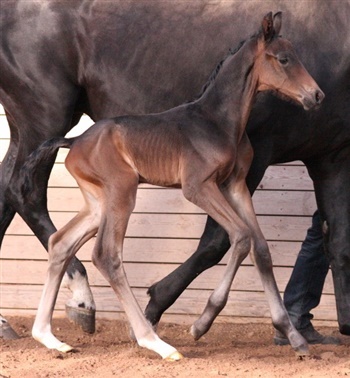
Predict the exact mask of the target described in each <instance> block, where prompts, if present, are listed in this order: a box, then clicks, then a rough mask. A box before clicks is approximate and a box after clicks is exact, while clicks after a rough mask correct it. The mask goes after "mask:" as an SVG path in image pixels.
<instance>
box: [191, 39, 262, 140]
mask: <svg viewBox="0 0 350 378" xmlns="http://www.w3.org/2000/svg"><path fill="white" fill-rule="evenodd" d="M256 48H257V46H256V43H254V41H248V42H246V43H245V45H243V46H242V48H241V49H240V50H238V51H237V52H236V53H235V54H233V55H232V56H229V57H228V58H227V59H226V60H225V61H224V63H223V66H222V68H221V69H220V71H219V73H218V76H217V77H216V78H215V80H214V81H213V82H212V83H211V84H210V85H209V86H208V88H207V90H206V91H205V92H204V93H203V95H202V97H201V98H200V99H199V100H198V101H197V104H199V105H200V107H201V109H202V110H204V111H205V112H206V113H207V114H209V115H210V118H212V119H213V120H215V122H216V124H217V125H218V127H219V128H220V129H224V131H225V132H226V133H228V134H229V135H230V136H232V137H233V138H234V139H235V140H236V141H237V140H240V138H241V137H242V135H243V132H244V130H245V127H246V124H247V121H248V117H249V114H250V111H251V108H252V105H253V103H254V99H255V95H256V93H257V88H258V77H257V75H256V73H255V70H254V63H255V49H256Z"/></svg>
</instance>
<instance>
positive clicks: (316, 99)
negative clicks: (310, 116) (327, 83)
mask: <svg viewBox="0 0 350 378" xmlns="http://www.w3.org/2000/svg"><path fill="white" fill-rule="evenodd" d="M324 98H325V94H324V93H323V92H322V91H321V89H319V88H317V89H313V90H307V91H306V92H305V94H304V96H302V100H301V103H302V104H303V107H304V109H305V110H309V109H312V108H315V107H318V106H319V105H320V104H321V102H322V101H323V99H324Z"/></svg>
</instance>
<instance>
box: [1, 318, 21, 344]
mask: <svg viewBox="0 0 350 378" xmlns="http://www.w3.org/2000/svg"><path fill="white" fill-rule="evenodd" d="M0 338H2V339H4V340H16V339H20V336H18V334H17V333H16V332H15V331H14V329H13V328H12V327H11V326H10V325H9V324H8V323H3V322H0Z"/></svg>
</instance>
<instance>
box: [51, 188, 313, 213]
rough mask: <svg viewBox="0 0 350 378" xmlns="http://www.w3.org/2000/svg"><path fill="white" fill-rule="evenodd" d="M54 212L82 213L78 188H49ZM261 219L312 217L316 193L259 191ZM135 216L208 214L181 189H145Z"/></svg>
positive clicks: (140, 193)
mask: <svg viewBox="0 0 350 378" xmlns="http://www.w3.org/2000/svg"><path fill="white" fill-rule="evenodd" d="M48 198H49V200H48V209H49V210H50V211H79V210H80V209H81V208H82V207H83V204H84V201H83V197H82V194H81V192H80V189H78V188H49V190H48ZM253 203H254V208H255V212H256V214H258V215H265V214H267V215H284V214H288V215H303V216H305V215H308V216H311V215H312V214H313V213H314V211H315V209H316V200H315V196H314V193H313V192H297V191H278V190H275V191H265V190H264V191H262V190H259V191H257V192H256V193H255V194H254V196H253ZM134 213H187V214H190V213H192V214H196V213H197V214H204V212H203V210H202V209H200V208H199V207H197V206H196V205H194V204H192V203H191V202H189V201H187V200H186V199H185V197H184V196H183V194H182V192H181V190H178V189H160V188H159V189H151V188H141V189H139V190H138V191H137V196H136V207H135V210H134Z"/></svg>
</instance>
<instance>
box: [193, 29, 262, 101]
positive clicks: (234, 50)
mask: <svg viewBox="0 0 350 378" xmlns="http://www.w3.org/2000/svg"><path fill="white" fill-rule="evenodd" d="M254 37H256V34H254V35H252V36H251V37H250V38H247V39H245V40H243V41H241V42H239V44H238V45H237V46H236V47H235V48H230V49H229V51H228V54H227V55H226V56H225V57H224V58H223V59H222V60H221V61H220V62H219V63H218V64H217V65H216V67H215V69H214V70H213V72H212V73H211V74H210V76H209V79H208V80H207V82H206V83H205V84H204V85H203V87H202V90H201V92H200V93H199V95H197V96H196V97H195V98H194V101H196V100H198V99H199V98H201V97H202V96H203V94H204V92H205V91H206V90H207V88H208V87H209V86H210V84H211V83H212V82H213V81H214V80H215V79H216V77H217V76H218V74H219V72H220V70H221V68H222V66H223V64H224V62H225V61H226V59H228V58H229V57H230V56H232V55H234V54H236V53H237V52H238V51H239V50H240V49H241V47H242V46H243V45H244V43H245V42H246V41H247V40H248V39H252V38H254Z"/></svg>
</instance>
